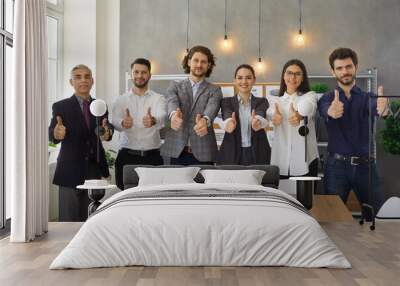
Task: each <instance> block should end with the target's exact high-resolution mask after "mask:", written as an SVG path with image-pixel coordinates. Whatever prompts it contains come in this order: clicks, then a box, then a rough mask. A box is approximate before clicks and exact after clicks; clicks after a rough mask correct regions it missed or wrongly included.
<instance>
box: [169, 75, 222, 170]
mask: <svg viewBox="0 0 400 286" xmlns="http://www.w3.org/2000/svg"><path fill="white" fill-rule="evenodd" d="M166 97H167V111H168V112H167V115H168V118H169V117H170V114H171V112H172V111H174V110H176V109H177V108H178V107H179V108H180V109H181V110H182V114H183V124H182V127H181V129H179V130H178V131H175V130H173V129H171V128H170V127H168V128H167V132H166V137H165V142H164V144H163V146H161V155H162V156H166V157H172V158H178V157H179V155H180V154H181V153H182V151H183V148H184V147H185V146H187V145H188V142H189V140H190V146H191V148H192V150H193V155H194V157H195V158H196V159H197V160H199V161H201V162H215V159H216V155H217V142H216V139H215V133H214V128H213V124H212V123H213V121H214V118H215V116H217V113H218V111H219V109H220V103H221V100H222V91H221V88H220V87H219V86H216V85H213V84H211V83H209V82H207V81H206V80H204V81H203V82H202V83H201V84H200V86H199V89H198V91H197V94H196V97H195V98H193V92H192V85H191V83H190V80H189V79H185V80H182V81H174V82H172V83H171V85H170V86H169V87H168V89H167V95H166ZM197 114H201V115H203V116H208V118H210V121H209V122H210V126H209V127H208V134H207V135H205V136H203V137H200V136H197V134H196V133H195V132H194V130H193V127H194V125H195V120H196V115H197Z"/></svg>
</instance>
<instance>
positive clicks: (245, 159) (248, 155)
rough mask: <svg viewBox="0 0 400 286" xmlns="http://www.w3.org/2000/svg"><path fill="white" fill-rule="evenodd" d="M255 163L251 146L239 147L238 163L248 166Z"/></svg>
mask: <svg viewBox="0 0 400 286" xmlns="http://www.w3.org/2000/svg"><path fill="white" fill-rule="evenodd" d="M255 164H256V158H254V154H253V149H252V148H251V147H241V148H240V160H239V164H238V165H243V166H248V165H255Z"/></svg>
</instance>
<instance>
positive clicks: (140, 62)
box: [131, 58, 151, 72]
mask: <svg viewBox="0 0 400 286" xmlns="http://www.w3.org/2000/svg"><path fill="white" fill-rule="evenodd" d="M135 64H136V65H144V66H146V67H147V68H148V69H149V72H151V63H150V61H149V60H148V59H144V58H137V59H136V60H134V61H133V63H131V69H133V66H134V65H135Z"/></svg>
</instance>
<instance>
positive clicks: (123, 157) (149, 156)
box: [115, 148, 163, 190]
mask: <svg viewBox="0 0 400 286" xmlns="http://www.w3.org/2000/svg"><path fill="white" fill-rule="evenodd" d="M162 164H163V159H162V157H161V156H160V150H159V149H154V150H149V151H145V153H143V156H141V155H140V154H137V151H134V150H130V149H128V148H122V149H121V150H119V151H118V155H117V159H116V160H115V182H116V184H117V187H118V188H120V189H121V190H123V189H124V181H123V172H124V166H125V165H153V166H159V165H162Z"/></svg>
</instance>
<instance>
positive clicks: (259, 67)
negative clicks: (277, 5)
mask: <svg viewBox="0 0 400 286" xmlns="http://www.w3.org/2000/svg"><path fill="white" fill-rule="evenodd" d="M256 68H257V70H258V71H259V72H260V73H262V72H263V71H264V69H265V64H264V62H263V61H262V59H261V0H258V62H257V64H256Z"/></svg>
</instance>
